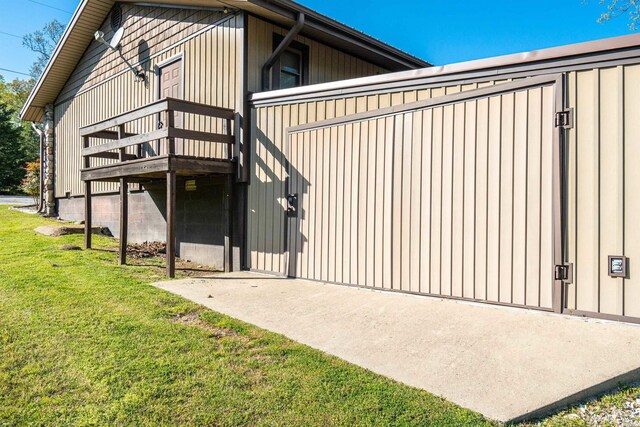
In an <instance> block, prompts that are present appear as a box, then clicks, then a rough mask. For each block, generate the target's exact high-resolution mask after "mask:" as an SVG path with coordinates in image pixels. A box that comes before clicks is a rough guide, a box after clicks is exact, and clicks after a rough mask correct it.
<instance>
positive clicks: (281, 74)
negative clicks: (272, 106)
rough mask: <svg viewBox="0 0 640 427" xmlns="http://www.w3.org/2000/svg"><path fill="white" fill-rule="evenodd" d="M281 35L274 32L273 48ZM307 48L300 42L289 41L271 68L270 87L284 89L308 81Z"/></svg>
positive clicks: (276, 45)
mask: <svg viewBox="0 0 640 427" xmlns="http://www.w3.org/2000/svg"><path fill="white" fill-rule="evenodd" d="M282 39H283V37H282V36H280V35H279V34H274V37H273V49H274V50H275V48H276V47H278V45H279V44H280V42H281V41H282ZM308 68H309V48H308V47H307V46H305V45H303V44H302V43H298V42H291V44H290V45H289V47H288V48H287V49H285V51H284V52H282V54H281V55H280V57H279V58H278V60H277V61H276V63H275V64H274V66H273V68H272V85H271V87H272V89H286V88H290V87H297V86H302V85H305V84H307V83H308V76H307V75H308Z"/></svg>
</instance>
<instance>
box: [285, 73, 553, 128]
mask: <svg viewBox="0 0 640 427" xmlns="http://www.w3.org/2000/svg"><path fill="white" fill-rule="evenodd" d="M561 82H562V75H560V74H548V75H544V76H538V77H530V78H527V79H522V80H517V81H514V82H509V83H502V84H499V85H494V86H488V87H483V88H480V89H473V90H468V91H465V92H458V93H454V94H451V95H444V96H439V97H436V98H429V99H424V100H421V101H416V102H411V103H406V104H399V105H395V106H391V107H386V108H380V109H377V110H371V111H366V112H363V113H356V114H350V115H347V116H340V117H336V118H333V119H327V120H321V121H317V122H311V123H306V124H303V125H299V126H292V127H290V128H288V129H287V134H288V135H289V134H292V133H296V132H302V131H305V130H310V129H320V128H323V127H329V126H336V125H341V124H346V123H350V122H357V121H362V120H367V119H371V118H382V117H386V116H392V115H396V114H400V113H405V112H409V111H414V110H421V109H426V108H432V107H436V106H442V105H448V104H454V103H457V102H464V101H467V100H469V99H473V98H482V97H486V96H495V95H500V94H503V93H510V92H514V91H518V90H525V89H530V88H534V87H538V86H543V85H553V84H560V83H561Z"/></svg>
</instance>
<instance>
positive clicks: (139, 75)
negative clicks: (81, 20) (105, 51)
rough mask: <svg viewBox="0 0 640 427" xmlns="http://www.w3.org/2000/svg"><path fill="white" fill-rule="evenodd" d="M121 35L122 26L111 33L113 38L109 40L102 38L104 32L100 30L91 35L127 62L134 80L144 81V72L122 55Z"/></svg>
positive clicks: (122, 33)
mask: <svg viewBox="0 0 640 427" xmlns="http://www.w3.org/2000/svg"><path fill="white" fill-rule="evenodd" d="M122 36H124V28H122V27H120V28H118V30H117V31H116V32H115V34H114V35H113V38H112V39H111V42H107V41H106V40H105V39H104V33H103V32H102V31H100V30H98V31H96V32H95V34H94V35H93V37H94V38H95V39H96V41H97V42H98V43H100V44H103V45H105V46H107V47H108V48H109V49H111V50H113V51H116V52H118V53H119V54H120V58H122V60H123V61H124V63H125V64H127V67H129V69H130V70H131V72H133V74H134V75H135V76H136V81H139V82H141V81H144V78H145V75H144V72H143V71H141V70H136V69H135V68H134V67H133V66H132V65H131V64H130V63H129V61H127V59H126V58H125V57H124V56H122V51H121V50H120V42H121V41H122Z"/></svg>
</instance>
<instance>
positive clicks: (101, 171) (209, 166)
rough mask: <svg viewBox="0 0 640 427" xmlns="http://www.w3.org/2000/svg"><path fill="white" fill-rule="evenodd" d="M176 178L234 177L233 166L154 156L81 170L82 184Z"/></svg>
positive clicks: (181, 157) (230, 163)
mask: <svg viewBox="0 0 640 427" xmlns="http://www.w3.org/2000/svg"><path fill="white" fill-rule="evenodd" d="M170 171H173V172H175V173H176V175H178V176H195V175H215V174H224V175H229V174H235V172H236V167H235V162H234V161H232V160H224V159H205V158H194V157H189V156H179V155H170V156H156V157H148V158H144V159H137V160H132V161H129V162H123V163H116V164H112V165H106V166H96V167H92V168H85V169H82V170H81V172H80V178H81V179H82V180H83V181H106V182H109V181H111V182H116V181H118V180H119V179H120V178H125V177H127V178H130V179H129V182H141V181H145V180H149V179H164V178H165V174H166V173H167V172H170Z"/></svg>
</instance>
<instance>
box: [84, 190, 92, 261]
mask: <svg viewBox="0 0 640 427" xmlns="http://www.w3.org/2000/svg"><path fill="white" fill-rule="evenodd" d="M84 248H85V249H91V181H85V182H84Z"/></svg>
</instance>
